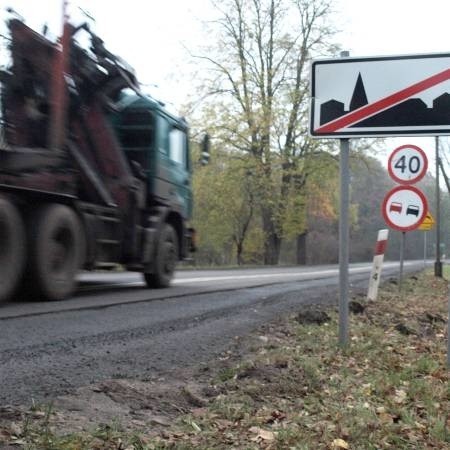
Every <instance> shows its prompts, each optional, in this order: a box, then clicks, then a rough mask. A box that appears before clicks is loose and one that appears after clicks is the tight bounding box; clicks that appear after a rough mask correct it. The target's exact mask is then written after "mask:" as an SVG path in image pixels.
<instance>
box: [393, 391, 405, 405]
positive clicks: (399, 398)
mask: <svg viewBox="0 0 450 450" xmlns="http://www.w3.org/2000/svg"><path fill="white" fill-rule="evenodd" d="M406 397H407V394H406V392H405V391H404V390H402V389H396V391H395V396H394V402H395V403H398V404H401V403H404V402H405V400H406Z"/></svg>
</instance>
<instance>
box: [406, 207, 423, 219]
mask: <svg viewBox="0 0 450 450" xmlns="http://www.w3.org/2000/svg"><path fill="white" fill-rule="evenodd" d="M419 211H420V208H419V207H418V206H416V205H408V208H406V215H407V216H409V215H411V216H416V217H418V216H419Z"/></svg>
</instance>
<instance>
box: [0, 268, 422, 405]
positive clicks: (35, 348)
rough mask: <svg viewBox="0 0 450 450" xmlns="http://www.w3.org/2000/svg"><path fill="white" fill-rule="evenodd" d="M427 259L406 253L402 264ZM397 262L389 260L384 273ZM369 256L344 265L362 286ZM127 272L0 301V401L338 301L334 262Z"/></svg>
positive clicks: (140, 366)
mask: <svg viewBox="0 0 450 450" xmlns="http://www.w3.org/2000/svg"><path fill="white" fill-rule="evenodd" d="M422 266H423V262H419V261H417V262H406V263H405V272H409V271H414V270H419V269H421V268H422ZM397 271H398V263H386V265H385V267H384V278H386V277H388V276H392V275H394V274H396V273H397ZM369 272H370V264H355V265H351V268H350V281H351V284H352V286H353V287H354V289H362V288H366V286H367V281H368V277H369ZM143 287H144V284H143V283H142V281H141V278H140V276H139V275H137V274H133V273H88V274H83V275H81V277H80V283H79V288H78V291H77V293H76V295H75V296H74V297H73V298H71V299H69V300H66V301H64V302H56V303H55V302H53V303H50V302H42V303H20V302H15V303H10V304H5V305H2V306H0V330H1V332H0V380H1V382H0V405H5V404H12V405H18V404H29V403H30V402H31V401H32V400H34V401H38V402H40V401H49V400H51V399H52V398H54V397H55V396H57V395H60V394H64V393H68V392H71V391H73V389H75V388H77V387H80V386H84V385H88V384H90V383H96V382H99V381H102V380H105V379H110V378H138V379H148V378H153V377H155V376H158V375H162V374H164V373H167V372H168V371H170V370H172V369H176V368H179V367H187V366H192V365H196V364H198V363H200V362H202V361H204V362H206V361H208V360H210V359H211V358H214V356H215V355H217V354H218V353H220V352H221V351H223V350H224V349H226V348H227V346H228V345H230V342H231V340H232V338H233V337H234V336H242V335H245V333H248V332H249V331H250V330H252V329H254V328H255V327H257V326H259V325H261V324H263V323H266V322H268V321H270V320H271V319H273V318H274V317H276V316H277V315H279V314H281V313H286V312H291V311H295V310H298V309H300V308H301V306H302V305H305V304H310V303H335V302H336V301H337V298H338V268H337V266H315V267H303V268H299V267H291V268H280V267H277V268H261V269H246V270H209V271H180V272H179V273H178V274H177V276H176V278H175V280H174V283H173V286H172V287H170V288H168V289H163V290H149V289H144V288H143Z"/></svg>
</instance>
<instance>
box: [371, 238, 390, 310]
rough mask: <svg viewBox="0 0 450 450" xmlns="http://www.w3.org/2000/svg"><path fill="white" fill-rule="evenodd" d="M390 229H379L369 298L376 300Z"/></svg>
mask: <svg viewBox="0 0 450 450" xmlns="http://www.w3.org/2000/svg"><path fill="white" fill-rule="evenodd" d="M388 235H389V230H379V231H378V238H377V245H376V246H375V254H374V256H373V265H372V271H371V272H370V279H369V290H368V292H367V300H369V301H375V300H376V299H377V295H378V285H379V284H380V278H381V269H382V267H383V260H384V252H385V250H386V245H387V239H388Z"/></svg>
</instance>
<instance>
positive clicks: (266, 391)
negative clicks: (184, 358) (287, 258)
mask: <svg viewBox="0 0 450 450" xmlns="http://www.w3.org/2000/svg"><path fill="white" fill-rule="evenodd" d="M446 275H447V278H450V277H449V275H450V273H449V272H446ZM447 296H448V281H447V280H445V279H438V278H435V277H434V276H433V275H432V274H431V273H429V272H425V273H422V274H419V275H416V276H412V277H410V278H408V279H407V280H405V281H404V284H403V290H402V292H401V293H400V292H399V290H398V285H397V284H396V283H395V282H393V281H392V282H387V283H386V284H385V285H384V286H382V288H381V290H380V296H379V299H378V301H377V302H374V303H370V304H367V303H365V301H364V298H362V297H361V298H356V299H354V300H355V301H354V302H353V303H352V304H351V307H352V308H351V309H352V310H353V311H354V312H355V313H354V314H352V315H351V320H350V332H351V339H350V344H349V345H348V347H347V348H345V349H340V348H339V347H338V346H337V328H338V324H337V322H338V317H337V314H336V312H335V311H334V310H327V311H317V310H310V312H312V314H310V315H306V316H305V315H304V314H299V315H296V316H291V317H288V318H284V319H282V320H279V321H277V322H276V323H274V324H272V325H270V326H267V327H264V329H262V330H259V332H258V333H257V334H256V335H255V339H254V342H255V343H254V344H252V346H251V347H252V348H251V351H246V352H241V353H240V354H239V355H240V356H239V359H237V360H231V359H230V360H227V358H226V357H224V358H222V361H218V362H217V364H216V363H213V365H214V369H212V370H209V371H208V372H207V374H206V375H205V374H203V375H202V377H201V378H199V380H198V386H199V391H198V392H200V395H197V394H195V395H193V394H192V397H193V400H194V401H193V402H192V405H193V406H192V408H191V409H190V411H189V413H188V414H180V415H179V416H178V417H177V418H176V419H175V420H174V421H173V423H172V424H171V425H170V426H167V427H163V428H157V427H154V426H150V425H149V426H148V427H144V429H141V430H140V431H139V432H137V431H130V427H129V426H128V427H125V426H124V424H121V423H120V418H118V420H117V421H116V422H114V423H113V424H109V425H102V426H100V427H99V426H97V427H95V428H93V429H92V430H91V431H90V432H86V431H83V432H78V433H73V434H64V435H61V434H60V433H58V430H57V429H56V428H55V426H52V419H53V416H54V414H59V416H60V417H61V414H63V412H58V413H56V412H54V411H52V409H51V408H50V407H45V408H41V409H40V410H39V411H37V412H36V411H35V412H34V415H25V416H22V418H21V421H17V420H16V421H15V422H14V425H15V428H12V429H8V428H6V427H3V428H0V443H1V442H3V443H4V444H5V445H13V446H14V447H12V448H17V447H21V448H25V449H29V450H31V449H49V450H53V449H54V450H56V449H58V450H60V449H64V450H65V449H68V450H71V449H73V450H82V449H92V450H101V449H121V450H149V449H154V450H156V449H194V448H195V449H197V450H198V449H233V448H234V449H259V448H265V449H299V450H307V449H310V450H313V449H314V450H316V449H374V450H375V449H447V448H449V444H450V386H449V371H448V369H447V368H446V333H447V332H448V326H447V304H448V303H447V302H448V299H447ZM188 393H189V392H188ZM189 394H190V393H189ZM190 395H191V394H190ZM194 405H195V406H194ZM36 413H38V414H37V417H35V416H36ZM125 429H127V431H125Z"/></svg>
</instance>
